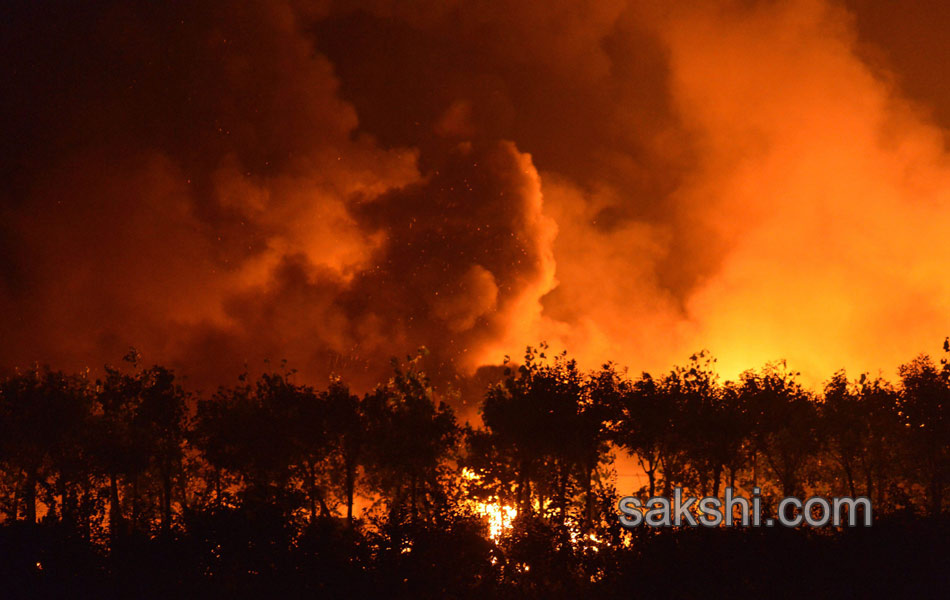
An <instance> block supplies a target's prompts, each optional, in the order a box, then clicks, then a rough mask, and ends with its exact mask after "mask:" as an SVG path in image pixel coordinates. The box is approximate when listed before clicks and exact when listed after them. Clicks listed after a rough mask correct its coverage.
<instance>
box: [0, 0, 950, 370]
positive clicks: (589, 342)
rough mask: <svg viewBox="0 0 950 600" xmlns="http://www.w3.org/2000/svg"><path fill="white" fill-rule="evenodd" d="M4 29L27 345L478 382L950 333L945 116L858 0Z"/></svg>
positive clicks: (898, 354)
mask: <svg viewBox="0 0 950 600" xmlns="http://www.w3.org/2000/svg"><path fill="white" fill-rule="evenodd" d="M857 10H860V11H866V10H867V9H866V7H862V5H861V4H860V3H858V9H857ZM860 14H861V15H865V14H869V13H867V12H862V13H860ZM875 14H876V13H875ZM874 18H875V19H882V18H884V17H880V16H875V17H874ZM0 27H2V28H3V30H2V36H0V37H2V39H4V40H7V41H6V42H5V46H4V50H5V52H4V55H5V56H6V57H7V58H6V59H5V61H4V63H3V66H2V68H3V75H4V78H5V79H4V80H5V81H8V82H11V85H9V86H8V87H9V93H5V94H4V98H3V100H2V104H0V109H2V111H3V114H4V116H5V117H6V118H5V119H4V121H5V122H6V123H8V124H9V125H8V127H7V135H5V136H3V140H2V141H0V151H2V155H3V157H4V160H3V167H2V172H0V175H2V176H3V178H4V181H5V186H4V191H3V197H2V200H3V203H2V206H0V251H2V254H0V256H2V258H0V310H2V311H3V315H4V318H3V319H2V320H0V339H3V342H4V343H3V344H2V347H0V365H2V366H3V367H9V366H12V365H23V364H26V363H29V362H31V361H33V360H40V361H43V362H49V363H51V364H53V365H56V366H61V367H64V368H80V367H83V366H86V365H89V366H92V367H95V366H97V365H99V364H101V363H103V362H107V361H115V360H116V359H117V358H118V357H120V356H122V355H123V354H124V353H125V349H126V348H127V346H129V345H132V344H134V345H136V346H138V347H139V348H140V349H141V350H142V352H143V353H144V355H145V356H146V358H148V359H149V360H155V361H165V362H168V363H170V364H171V365H172V366H177V367H179V368H180V369H182V370H183V371H184V372H185V373H187V374H188V375H189V377H190V378H191V379H192V381H193V382H195V383H196V384H198V385H202V386H208V385H214V384H216V383H220V382H222V381H224V382H226V381H231V380H232V379H233V377H234V375H236V373H238V372H239V371H240V370H241V369H242V368H243V365H244V364H245V363H247V364H249V365H250V366H251V367H252V368H260V366H261V364H262V361H263V360H264V359H270V360H272V361H278V360H280V359H282V358H287V359H288V361H289V364H290V366H292V367H296V368H298V369H300V370H301V371H302V373H303V375H304V376H305V377H306V378H308V379H311V380H315V381H317V380H322V378H325V376H326V375H327V374H328V373H329V372H330V371H337V372H341V373H343V374H344V375H348V376H350V377H352V378H353V379H354V380H355V381H357V382H358V383H359V384H360V385H369V384H370V383H371V382H373V381H375V380H376V379H377V378H378V377H379V376H380V375H381V374H383V373H385V371H386V367H387V364H386V360H387V358H388V357H389V356H390V355H392V354H397V355H401V354H405V353H407V352H411V351H413V350H414V349H415V348H416V347H417V346H420V345H426V346H427V347H429V348H430V350H431V351H432V355H433V356H432V357H431V358H430V359H429V363H430V366H429V368H430V369H431V370H432V371H433V372H434V373H436V374H437V375H438V376H439V377H444V378H451V377H452V376H453V375H455V374H461V375H463V376H464V375H469V374H471V373H472V372H473V371H474V370H475V369H476V368H477V367H478V366H480V365H488V364H491V363H497V362H498V361H500V359H501V358H502V356H503V355H505V354H512V355H513V356H518V355H520V350H521V349H522V348H523V346H524V345H525V344H529V343H536V342H538V341H540V340H542V339H546V340H548V341H549V342H551V344H552V346H556V347H564V348H567V349H568V350H570V351H571V352H572V353H573V354H575V355H577V356H579V357H580V358H581V360H582V363H583V364H584V366H588V367H593V366H596V365H597V364H598V363H599V362H601V361H603V360H606V359H614V360H617V361H620V362H621V363H626V364H629V365H630V366H631V367H632V368H634V369H635V370H639V369H662V368H666V367H668V366H669V365H671V364H672V363H673V362H675V361H681V360H683V358H685V357H686V356H688V355H689V354H690V353H691V352H693V351H695V350H698V349H700V348H703V347H706V348H709V349H710V350H711V351H712V352H713V353H714V354H715V355H717V356H718V357H719V358H720V365H721V367H722V368H723V370H724V372H725V373H726V374H727V375H735V374H736V373H737V372H738V371H739V370H741V369H743V368H747V367H755V366H759V365H761V364H762V363H763V362H765V361H767V360H773V359H777V358H787V359H789V361H790V363H791V365H792V366H794V367H797V368H800V369H802V370H804V371H805V372H806V375H807V376H808V377H810V378H811V379H812V380H817V379H820V378H822V377H825V376H827V375H828V374H829V373H830V372H831V371H833V370H834V369H836V368H838V367H842V366H845V367H849V368H851V369H876V368H878V367H881V368H885V369H891V368H893V367H894V366H895V365H896V364H897V363H898V362H900V361H903V360H906V359H908V358H909V357H911V356H913V355H914V354H916V353H917V352H920V351H928V350H933V349H934V348H935V346H936V345H937V344H939V342H940V340H941V339H942V336H943V335H945V334H946V333H947V332H948V331H950V322H948V321H950V311H948V310H947V309H948V305H950V283H948V281H950V278H948V277H947V275H948V273H947V270H948V269H947V261H946V256H947V254H948V251H950V248H948V244H950V242H948V241H947V236H946V231H948V226H950V222H948V221H950V211H948V209H947V194H948V189H950V187H948V185H950V170H948V164H947V163H948V161H947V159H948V155H947V153H946V149H945V142H944V133H943V130H942V129H941V127H940V126H939V124H937V123H935V122H934V120H933V118H932V117H930V116H929V115H928V113H927V112H926V111H925V110H924V109H923V108H922V107H921V106H920V105H918V104H915V103H913V102H911V101H910V100H908V99H907V98H906V97H905V94H904V93H903V92H902V88H901V87H900V85H899V80H898V79H896V78H895V77H893V76H892V75H891V74H889V73H888V71H887V70H886V68H883V67H882V66H881V64H878V63H875V62H872V61H871V59H870V58H868V57H869V56H872V55H873V53H869V52H868V50H867V48H868V43H867V42H866V41H864V40H863V39H862V38H860V37H859V32H858V29H857V26H856V24H855V19H854V18H853V17H852V15H851V14H850V13H849V12H847V11H846V10H845V9H844V8H842V7H840V6H837V5H833V4H829V3H827V2H820V1H818V0H800V1H793V2H779V3H772V2H724V3H720V4H715V5H711V4H710V3H686V4H680V5H679V6H678V7H677V8H664V7H660V6H658V5H657V3H651V2H621V1H616V2H614V1H608V2H601V1H596V2H595V1H583V0H559V1H557V2H543V3H541V2H537V3H532V2H512V3H474V2H420V3H393V2H385V1H375V2H373V1H370V2H365V3H356V2H347V3H339V4H337V3H327V4H324V3H297V2H278V3H263V2H262V3H244V4H242V5H241V6H240V7H233V6H230V5H228V6H225V5H223V4H222V5H220V6H212V5H208V4H203V5H202V6H201V7H195V6H192V7H181V6H178V7H165V6H160V5H154V4H151V3H132V4H122V5H116V6H115V7H111V8H110V7H106V8H101V9H99V8H97V9H95V10H92V9H90V10H87V11H86V12H84V13H83V14H78V13H77V12H76V10H75V9H66V8H61V7H53V6H47V5H44V6H42V7H29V8H25V7H20V8H16V9H14V10H12V15H11V17H10V18H9V19H7V20H6V21H5V23H4V24H3V25H0ZM483 372H484V371H483ZM460 385H463V386H464V385H465V384H464V382H462V383H461V384H460ZM475 387H476V388H477V386H475Z"/></svg>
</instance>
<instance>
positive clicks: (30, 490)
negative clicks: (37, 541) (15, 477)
mask: <svg viewBox="0 0 950 600" xmlns="http://www.w3.org/2000/svg"><path fill="white" fill-rule="evenodd" d="M23 500H24V507H23V508H24V512H25V513H26V515H25V516H26V520H27V522H29V523H36V471H30V472H29V473H27V475H26V481H25V482H24V484H23Z"/></svg>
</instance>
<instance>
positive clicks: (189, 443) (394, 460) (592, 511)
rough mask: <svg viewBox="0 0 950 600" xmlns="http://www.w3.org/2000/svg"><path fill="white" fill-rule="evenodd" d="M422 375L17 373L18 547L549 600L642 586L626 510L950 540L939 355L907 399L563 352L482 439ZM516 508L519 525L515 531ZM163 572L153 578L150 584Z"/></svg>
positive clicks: (882, 390)
mask: <svg viewBox="0 0 950 600" xmlns="http://www.w3.org/2000/svg"><path fill="white" fill-rule="evenodd" d="M944 350H945V351H946V352H950V342H946V343H945V345H944ZM423 365H424V352H420V354H418V355H417V356H413V357H407V359H406V360H405V361H396V360H394V361H393V371H392V376H391V377H390V379H389V380H388V381H386V382H384V383H381V384H380V385H378V386H377V387H376V388H374V389H373V390H371V391H369V392H367V393H365V394H362V395H357V394H354V393H352V392H351V390H350V389H349V387H348V386H347V385H346V383H345V382H344V381H342V380H340V379H333V380H332V381H331V382H330V384H329V385H328V386H327V387H326V388H324V389H317V388H314V387H312V386H309V385H306V384H303V383H298V382H297V381H296V379H297V378H296V375H295V373H294V371H292V370H288V369H286V367H285V366H282V368H281V369H278V370H277V371H275V372H269V373H264V374H262V375H261V376H259V377H257V378H254V379H253V380H252V378H250V377H249V376H247V375H242V376H241V377H239V379H238V381H237V382H236V383H235V384H234V385H232V386H227V387H222V388H220V389H218V390H217V391H216V392H215V393H214V394H212V395H210V396H207V397H200V396H196V395H194V394H192V393H190V392H189V391H187V390H186V389H185V388H184V387H182V385H181V383H180V382H179V380H178V379H177V378H176V375H175V373H174V372H173V371H171V370H169V369H167V368H165V367H162V366H157V365H156V366H151V367H146V366H144V364H143V363H142V360H141V357H140V356H139V355H138V354H137V353H136V352H135V351H131V352H130V353H129V354H128V355H127V356H126V357H125V360H124V364H123V366H122V367H112V366H107V367H106V368H105V369H104V375H103V376H101V377H98V378H93V377H92V376H91V375H90V374H89V373H88V372H87V373H79V374H68V373H63V372H61V371H55V370H51V369H49V368H39V367H36V368H33V369H31V370H28V371H23V372H16V373H14V374H13V375H11V376H9V377H7V378H5V379H4V380H3V381H2V382H0V515H2V516H0V519H2V523H3V527H2V528H0V531H2V535H3V536H4V537H3V538H0V541H2V540H6V541H7V542H8V544H12V543H13V542H17V543H18V544H22V545H23V547H25V548H33V549H34V552H33V553H32V554H31V553H29V552H27V553H25V554H23V556H30V557H38V556H43V557H46V559H45V560H46V561H47V564H46V565H45V566H44V562H43V559H38V560H36V561H33V559H32V558H30V559H29V560H28V561H27V562H26V563H23V562H22V560H21V559H17V560H19V561H20V562H19V563H17V560H14V561H13V563H16V564H20V568H19V570H16V568H15V567H12V566H9V565H8V567H7V568H9V569H14V571H15V573H16V574H17V576H18V577H20V578H21V580H22V578H23V577H26V579H27V580H30V581H33V580H34V579H35V580H37V581H39V580H42V579H43V577H47V575H44V569H45V571H47V572H48V571H49V569H50V568H51V567H50V565H51V564H54V563H57V559H56V558H55V556H58V555H59V554H58V553H60V554H61V553H62V552H64V551H63V550H62V548H72V550H71V551H70V552H71V553H70V554H68V555H67V556H66V557H62V556H60V558H59V559H58V560H59V562H58V564H59V569H60V571H61V572H60V574H61V575H62V574H63V573H65V572H70V573H72V572H73V570H74V569H75V565H77V564H80V563H83V561H86V562H87V563H88V564H89V565H91V566H90V567H89V569H88V570H87V571H88V573H93V574H98V575H96V576H101V577H107V576H108V577H118V576H119V575H117V573H125V574H128V573H138V575H136V576H135V577H132V576H131V575H129V577H130V578H131V579H128V580H124V581H125V585H131V586H134V585H138V584H140V583H141V582H142V581H152V582H153V586H154V585H158V587H152V588H149V589H152V590H155V589H162V588H161V585H169V583H168V582H169V581H175V582H178V584H180V585H182V586H185V585H186V584H187V585H188V586H197V587H201V586H205V587H207V586H209V585H214V586H218V587H216V588H215V589H219V590H220V589H229V590H230V593H235V594H239V593H240V592H241V591H247V590H248V589H252V588H253V586H252V583H253V585H264V584H263V583H262V582H265V581H266V582H268V583H267V584H266V585H267V586H269V587H268V589H272V588H273V586H275V585H290V584H289V583H288V582H291V581H294V582H296V584H295V585H296V586H297V587H295V588H294V589H309V588H308V587H307V586H316V588H318V589H319V590H322V591H324V592H328V593H331V595H332V593H334V592H338V593H344V591H345V593H346V594H349V593H351V592H352V591H353V589H354V587H353V586H356V588H359V586H373V585H377V586H378V585H383V584H385V585H386V586H387V587H386V589H388V590H390V591H392V590H396V591H398V592H399V593H401V594H404V595H407V596H414V597H419V596H425V595H427V593H432V594H435V595H439V594H448V595H458V594H461V592H460V591H459V590H465V591H466V592H471V593H474V590H481V591H482V592H483V591H485V590H490V591H491V593H494V594H499V593H500V591H502V590H509V591H511V590H515V591H516V595H518V596H525V595H527V596H530V595H532V594H536V595H539V596H550V595H557V594H558V593H564V594H568V593H569V592H570V593H578V591H579V590H582V589H583V590H587V589H588V587H589V586H608V587H609V586H611V585H613V586H620V587H621V588H622V587H623V586H624V585H626V584H625V583H623V582H624V581H625V579H624V574H625V573H629V572H630V571H631V570H636V569H641V571H642V569H643V565H644V564H645V563H644V562H643V560H645V556H644V554H643V552H644V549H645V548H648V547H653V546H655V545H656V544H659V543H661V542H658V541H657V540H658V539H661V538H662V537H663V536H664V535H670V534H664V533H661V532H655V531H625V530H623V529H622V528H621V527H620V526H619V524H618V521H617V510H616V501H617V500H618V498H619V497H620V496H621V495H627V494H630V493H638V494H640V495H641V496H642V497H644V498H646V497H648V496H654V495H667V496H668V495H670V494H671V490H672V488H673V487H682V488H684V490H686V491H687V492H689V493H691V494H692V495H696V496H706V495H720V494H721V491H722V489H723V487H724V486H727V485H728V486H732V487H733V488H734V489H736V490H744V491H745V493H746V495H749V490H751V488H753V487H759V488H761V489H762V490H763V492H762V494H763V499H764V501H765V503H766V505H767V506H771V505H774V503H775V501H776V500H777V499H778V498H779V497H780V496H787V495H797V496H805V495H817V494H820V495H828V496H831V495H834V496H858V495H864V496H868V497H870V498H871V499H872V502H873V506H874V513H875V519H882V518H883V519H885V521H886V520H887V519H888V518H889V517H890V518H893V519H911V520H912V519H915V518H920V519H922V518H926V519H928V520H931V521H933V522H937V523H943V522H944V521H943V516H945V513H946V511H947V501H946V488H947V481H948V477H950V450H948V448H950V443H948V442H950V430H948V427H950V413H948V411H950V402H948V400H950V364H948V361H947V359H946V358H944V359H943V360H941V361H939V364H938V363H936V362H934V361H933V360H932V359H931V358H929V357H927V356H920V357H918V358H916V359H914V360H912V361H910V362H908V363H907V364H904V365H902V366H901V367H900V368H899V370H898V376H899V378H898V380H897V381H896V382H890V381H887V380H885V379H884V378H882V377H871V376H869V375H861V376H860V377H858V378H857V379H849V378H848V377H847V375H846V374H845V373H844V372H838V373H835V374H834V375H832V376H831V377H830V378H829V379H828V381H827V382H826V383H825V384H824V385H823V387H822V389H820V390H818V391H812V390H809V389H807V388H806V387H805V386H803V385H802V384H801V383H800V382H799V374H798V373H796V372H794V371H792V370H790V369H788V368H787V366H786V365H785V364H784V363H781V362H779V363H774V364H768V365H766V366H765V367H763V368H761V369H758V370H750V371H747V372H745V373H743V374H742V375H741V376H740V377H739V378H738V379H737V380H736V381H725V382H723V381H720V378H719V377H718V376H717V375H716V372H715V368H714V367H715V361H714V360H713V359H712V357H711V356H709V354H708V353H706V352H701V353H698V354H696V355H694V356H692V357H690V359H689V361H688V362H687V363H686V364H685V365H682V366H677V367H674V368H673V369H671V370H670V371H668V372H666V373H664V374H661V375H658V376H653V375H650V374H648V373H642V374H640V375H639V376H630V374H629V373H628V372H627V371H625V370H623V369H621V368H619V367H617V366H616V365H614V364H612V363H608V364H605V365H603V366H602V367H601V368H600V369H597V370H594V371H590V372H585V371H583V370H581V369H580V368H579V367H578V365H577V363H576V362H575V361H574V360H571V359H570V358H569V357H568V356H567V354H565V353H561V354H556V355H549V354H548V349H547V347H546V346H545V345H544V344H542V345H541V346H540V347H537V348H531V347H529V348H528V349H527V350H526V353H525V355H524V356H523V359H522V360H521V361H520V363H519V364H517V365H515V364H513V363H512V362H511V361H509V360H508V359H506V361H505V368H504V371H503V373H502V375H501V376H500V377H499V380H498V381H496V382H494V383H492V384H491V385H489V386H487V388H486V389H485V392H484V396H483V397H482V399H481V405H480V414H481V420H482V423H481V424H479V425H472V424H469V423H464V424H463V423H460V422H459V421H458V419H457V417H456V415H455V412H454V411H453V409H452V408H451V400H452V393H451V391H448V392H445V393H442V394H440V393H439V392H438V391H437V390H435V389H433V385H432V384H431V382H430V380H429V379H428V377H427V376H426V374H425V372H424V371H423V369H422V367H423ZM618 460H620V461H623V462H624V463H629V462H631V461H633V462H635V463H636V464H637V465H639V467H641V468H642V470H643V473H644V478H643V479H644V481H645V483H644V485H643V487H642V488H641V489H639V490H617V489H616V485H617V479H616V463H617V461H618ZM501 507H509V508H510V509H512V510H511V512H512V513H514V512H515V511H516V514H517V516H516V517H515V518H514V519H513V521H512V522H511V523H506V525H507V526H506V527H505V528H504V529H503V531H501V532H498V531H496V532H495V534H494V535H493V534H492V533H491V529H490V528H491V525H492V518H495V519H497V518H498V517H499V511H500V509H501ZM941 526H942V525H941ZM44 532H45V533H44ZM684 535H688V536H697V535H704V534H699V533H687V534H681V538H682V536H684ZM719 535H734V534H728V533H720V534H719ZM747 535H752V534H747ZM801 535H803V536H806V535H814V534H801ZM44 536H46V537H44ZM49 536H53V537H52V538H50V537H49ZM50 539H56V540H57V543H56V544H55V545H54V546H55V547H56V548H58V550H55V551H54V550H53V549H51V546H50V545H49V544H46V542H49V540H50ZM685 539H693V538H685ZM44 540H45V542H44ZM44 544H46V545H44ZM651 544H652V545H653V546H650V545H651ZM0 546H2V544H0ZM172 548H173V549H174V550H173V551H172V550H171V549H172ZM143 553H144V554H143ZM813 554H814V553H813ZM17 556H19V554H17ZM143 556H146V557H148V558H149V560H147V561H145V562H146V564H148V565H150V566H148V567H143V566H142V565H141V564H138V563H136V564H138V566H135V567H133V566H130V565H131V564H132V563H131V562H129V561H131V560H132V559H131V557H138V559H141V558H142V557H143ZM176 557H177V558H176ZM181 557H188V562H187V565H184V564H180V563H179V562H178V561H180V560H183V559H182V558H181ZM302 557H303V558H302ZM634 557H636V558H637V561H636V562H635V563H634V562H631V561H633V560H634ZM304 558H306V560H305V559H304ZM449 560H451V561H453V562H451V563H447V562H446V561H449ZM51 561H52V562H51ZM123 561H125V562H123ZM301 561H302V562H301ZM459 561H461V562H459ZM13 563H11V564H13ZM21 563H22V564H21ZM456 563H459V564H464V565H465V567H464V568H459V567H458V566H453V565H456ZM83 564H84V563H83ZM70 565H72V566H70ZM161 565H165V567H161ZM166 567H167V570H163V568H166ZM143 568H148V569H151V571H150V573H152V574H154V573H156V572H162V573H165V577H163V578H162V579H161V580H160V581H159V582H157V583H156V580H155V579H154V578H150V577H146V576H144V575H142V573H141V572H140V570H141V569H143ZM0 569H2V568H0ZM169 573H174V576H173V577H171V578H170V579H169ZM291 574H292V576H291ZM410 574H412V575H411V576H410ZM278 575H279V576H278ZM88 576H90V577H91V576H92V575H88ZM70 577H72V575H70ZM183 577H184V578H188V577H191V578H193V579H189V580H187V581H185V580H183V579H182V578H183ZM37 578H39V579H37ZM278 580H279V582H280V583H278ZM136 582H137V583H136ZM249 582H250V583H249ZM254 582H256V583H254ZM373 582H375V583H373ZM381 582H382V583H381ZM159 583H160V584H161V585H159ZM249 585H250V586H252V587H248V586H249ZM221 586H224V587H223V588H222V587H221ZM229 586H230V587H229ZM334 586H336V587H334ZM414 586H415V587H414ZM373 589H376V588H373ZM610 589H613V588H610ZM617 589H620V588H617ZM139 591H142V590H139ZM366 591H369V588H366ZM512 593H515V592H512ZM463 595H464V594H463Z"/></svg>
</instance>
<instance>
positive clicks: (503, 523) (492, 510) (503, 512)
mask: <svg viewBox="0 0 950 600" xmlns="http://www.w3.org/2000/svg"><path fill="white" fill-rule="evenodd" d="M461 476H462V480H463V481H474V482H477V481H479V480H481V476H480V475H479V474H478V473H476V472H475V471H473V470H472V469H469V468H468V467H465V468H463V469H462V472H461ZM473 504H474V507H475V512H477V513H478V514H479V515H482V516H483V517H487V518H488V535H489V537H491V539H492V540H493V541H495V542H497V541H498V540H499V539H501V536H502V534H503V533H505V532H506V531H508V530H509V529H511V523H512V522H513V521H514V519H515V517H516V516H518V510H517V509H516V508H515V507H514V506H509V505H507V504H502V503H501V502H499V501H498V498H496V497H494V496H493V497H491V498H490V499H489V501H488V502H474V503H473Z"/></svg>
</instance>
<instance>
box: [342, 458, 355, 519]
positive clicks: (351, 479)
mask: <svg viewBox="0 0 950 600" xmlns="http://www.w3.org/2000/svg"><path fill="white" fill-rule="evenodd" d="M344 469H345V471H346V480H345V482H344V485H345V487H346V520H347V522H348V523H352V522H353V496H354V492H355V488H356V468H355V466H354V465H351V464H350V463H349V461H347V464H346V465H345V466H344Z"/></svg>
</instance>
